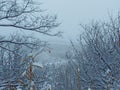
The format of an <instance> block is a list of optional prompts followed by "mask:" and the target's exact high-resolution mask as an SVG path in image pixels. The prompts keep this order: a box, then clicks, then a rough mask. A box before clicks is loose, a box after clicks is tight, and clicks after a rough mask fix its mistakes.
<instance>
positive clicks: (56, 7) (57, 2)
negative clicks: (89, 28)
mask: <svg viewBox="0 0 120 90" xmlns="http://www.w3.org/2000/svg"><path fill="white" fill-rule="evenodd" d="M35 1H36V2H41V5H40V8H42V9H43V10H45V13H49V14H50V15H57V16H58V22H60V23H61V24H60V26H59V27H57V28H55V31H56V29H57V30H58V31H62V32H63V34H62V37H50V36H44V35H42V34H41V35H40V34H38V33H33V32H28V31H27V33H24V31H23V32H22V33H23V34H31V35H32V36H35V37H38V38H40V39H41V40H45V41H48V42H49V43H50V47H51V50H52V53H51V56H56V57H60V58H65V53H66V51H68V50H69V48H70V45H69V44H70V42H69V40H72V41H73V42H75V41H76V39H77V38H78V37H79V35H80V34H81V33H82V32H83V31H82V28H81V27H80V25H79V24H89V23H91V22H92V21H93V20H94V21H108V20H109V15H110V16H112V17H115V16H117V13H118V12H119V10H120V6H119V3H120V0H99V1H98V0H35ZM1 29H2V28H1ZM3 29H4V30H1V34H3V35H7V34H8V33H13V32H18V33H19V32H21V31H17V30H13V29H12V28H9V30H7V31H6V29H5V27H4V28H3Z"/></svg>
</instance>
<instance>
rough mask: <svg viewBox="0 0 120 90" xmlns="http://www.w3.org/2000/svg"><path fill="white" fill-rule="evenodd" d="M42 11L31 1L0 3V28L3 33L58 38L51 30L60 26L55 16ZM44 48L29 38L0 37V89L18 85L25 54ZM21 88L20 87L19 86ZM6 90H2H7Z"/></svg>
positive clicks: (3, 1)
mask: <svg viewBox="0 0 120 90" xmlns="http://www.w3.org/2000/svg"><path fill="white" fill-rule="evenodd" d="M43 11H44V10H41V9H40V4H38V2H34V1H33V0H20V1H19V0H1V1H0V27H6V28H5V29H4V30H6V32H7V29H9V28H11V29H14V30H16V31H17V30H22V31H25V32H26V31H31V32H37V33H39V34H43V35H48V36H60V35H61V32H58V31H56V32H55V31H53V30H52V29H53V28H55V27H58V25H59V24H60V23H58V22H57V16H49V15H45V13H44V12H43ZM2 30H3V29H1V31H2ZM44 46H46V43H45V42H42V41H40V40H37V39H35V38H33V37H31V36H18V35H12V36H10V37H5V36H2V35H0V53H1V54H0V58H1V59H0V71H1V73H2V74H0V75H1V76H0V82H1V83H0V87H1V86H4V85H5V86H6V85H7V87H6V88H8V87H10V88H9V89H10V90H13V87H11V86H12V85H13V86H14V85H18V83H17V84H16V82H18V81H19V80H21V78H22V77H21V76H20V74H21V73H22V72H23V70H25V68H26V67H27V66H29V65H28V63H29V59H28V58H27V57H28V55H27V54H28V53H30V52H32V51H35V50H36V49H37V50H38V49H40V48H41V47H44ZM37 54H38V53H37ZM23 58H25V60H23V61H25V62H24V63H23V64H21V59H23ZM31 59H33V57H32V58H31ZM29 64H30V63H29ZM21 65H22V66H21ZM28 72H29V71H28ZM29 73H30V72H29ZM13 76H15V77H13ZM28 79H29V77H28ZM22 80H23V79H22ZM36 80H37V79H36ZM19 82H20V81H19ZM25 82H27V81H25ZM21 84H22V85H23V83H21ZM6 88H5V90H7V89H6ZM0 89H1V88H0ZM9 89H8V90H9ZM3 90H4V89H3Z"/></svg>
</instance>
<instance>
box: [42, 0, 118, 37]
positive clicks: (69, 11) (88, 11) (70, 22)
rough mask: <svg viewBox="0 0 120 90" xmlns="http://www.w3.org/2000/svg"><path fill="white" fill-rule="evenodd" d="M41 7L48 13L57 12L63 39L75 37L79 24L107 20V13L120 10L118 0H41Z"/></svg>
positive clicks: (115, 12) (115, 13)
mask: <svg viewBox="0 0 120 90" xmlns="http://www.w3.org/2000/svg"><path fill="white" fill-rule="evenodd" d="M41 2H42V3H43V4H42V7H43V8H44V9H47V12H49V13H50V14H53V15H54V14H57V15H58V18H59V21H60V22H62V24H61V25H60V26H59V27H58V29H59V30H61V31H63V32H64V34H63V37H64V39H75V38H76V37H77V36H78V34H79V33H81V32H82V31H81V29H80V26H79V24H80V23H83V24H86V23H89V22H90V21H92V20H101V21H103V20H108V13H110V14H111V15H113V16H115V15H117V12H118V11H120V0H42V1H41Z"/></svg>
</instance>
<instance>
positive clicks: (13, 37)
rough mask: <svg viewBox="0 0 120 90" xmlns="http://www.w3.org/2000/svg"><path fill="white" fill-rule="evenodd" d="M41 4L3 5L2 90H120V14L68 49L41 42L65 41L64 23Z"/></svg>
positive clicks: (89, 27) (90, 28)
mask: <svg viewBox="0 0 120 90" xmlns="http://www.w3.org/2000/svg"><path fill="white" fill-rule="evenodd" d="M36 1H37V0H0V32H1V33H0V90H120V13H119V11H118V13H116V14H117V16H115V17H112V15H111V14H108V18H109V20H104V21H103V20H102V21H99V20H98V21H97V20H93V21H90V23H89V24H87V23H86V24H83V23H82V22H80V23H78V24H79V29H80V30H82V32H80V34H79V35H78V36H77V38H76V40H75V41H74V40H72V39H68V41H69V43H68V45H65V44H64V43H61V42H59V41H57V39H56V40H55V43H50V42H49V40H47V39H46V40H45V39H42V38H54V39H55V38H63V36H64V32H63V31H61V29H59V27H61V25H62V23H63V22H64V20H63V21H61V20H60V19H59V17H60V16H59V13H58V14H57V15H56V13H55V14H54V15H51V14H49V13H47V10H45V9H42V8H41V7H40V6H41V5H42V3H38V2H36ZM43 3H44V2H43ZM61 7H62V6H61ZM66 7H67V6H66ZM101 7H102V6H101ZM78 9H79V8H78ZM48 10H49V9H48ZM106 12H107V11H106ZM79 17H81V16H79ZM2 31H4V32H5V33H7V34H5V35H4V34H2ZM69 32H71V33H73V32H74V30H73V31H71V30H69ZM32 33H34V35H33V34H32ZM63 39H64V38H63ZM51 40H52V39H51ZM57 42H59V43H57Z"/></svg>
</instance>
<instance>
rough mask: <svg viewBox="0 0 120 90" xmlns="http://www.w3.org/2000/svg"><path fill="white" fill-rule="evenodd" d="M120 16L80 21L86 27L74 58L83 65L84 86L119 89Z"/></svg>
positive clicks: (74, 48)
mask: <svg viewBox="0 0 120 90" xmlns="http://www.w3.org/2000/svg"><path fill="white" fill-rule="evenodd" d="M119 21H120V18H119V16H118V17H117V18H116V19H112V18H111V19H110V22H107V23H106V22H104V23H100V22H93V23H92V24H91V25H81V26H82V28H83V29H84V30H85V32H84V34H82V35H81V36H80V38H79V40H78V43H79V45H80V46H79V47H78V45H77V46H76V45H75V44H74V43H73V42H72V47H73V51H74V57H73V58H72V61H73V60H74V61H75V62H76V63H78V66H79V69H80V82H81V84H80V85H81V89H82V90H87V89H91V90H111V89H113V90H119V88H120V87H119V84H120V79H119V77H120V69H119V68H120V67H119V66H120V60H119V58H120V54H119V50H120V46H119V42H120V39H119V38H120V36H119V30H120V22H119Z"/></svg>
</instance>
